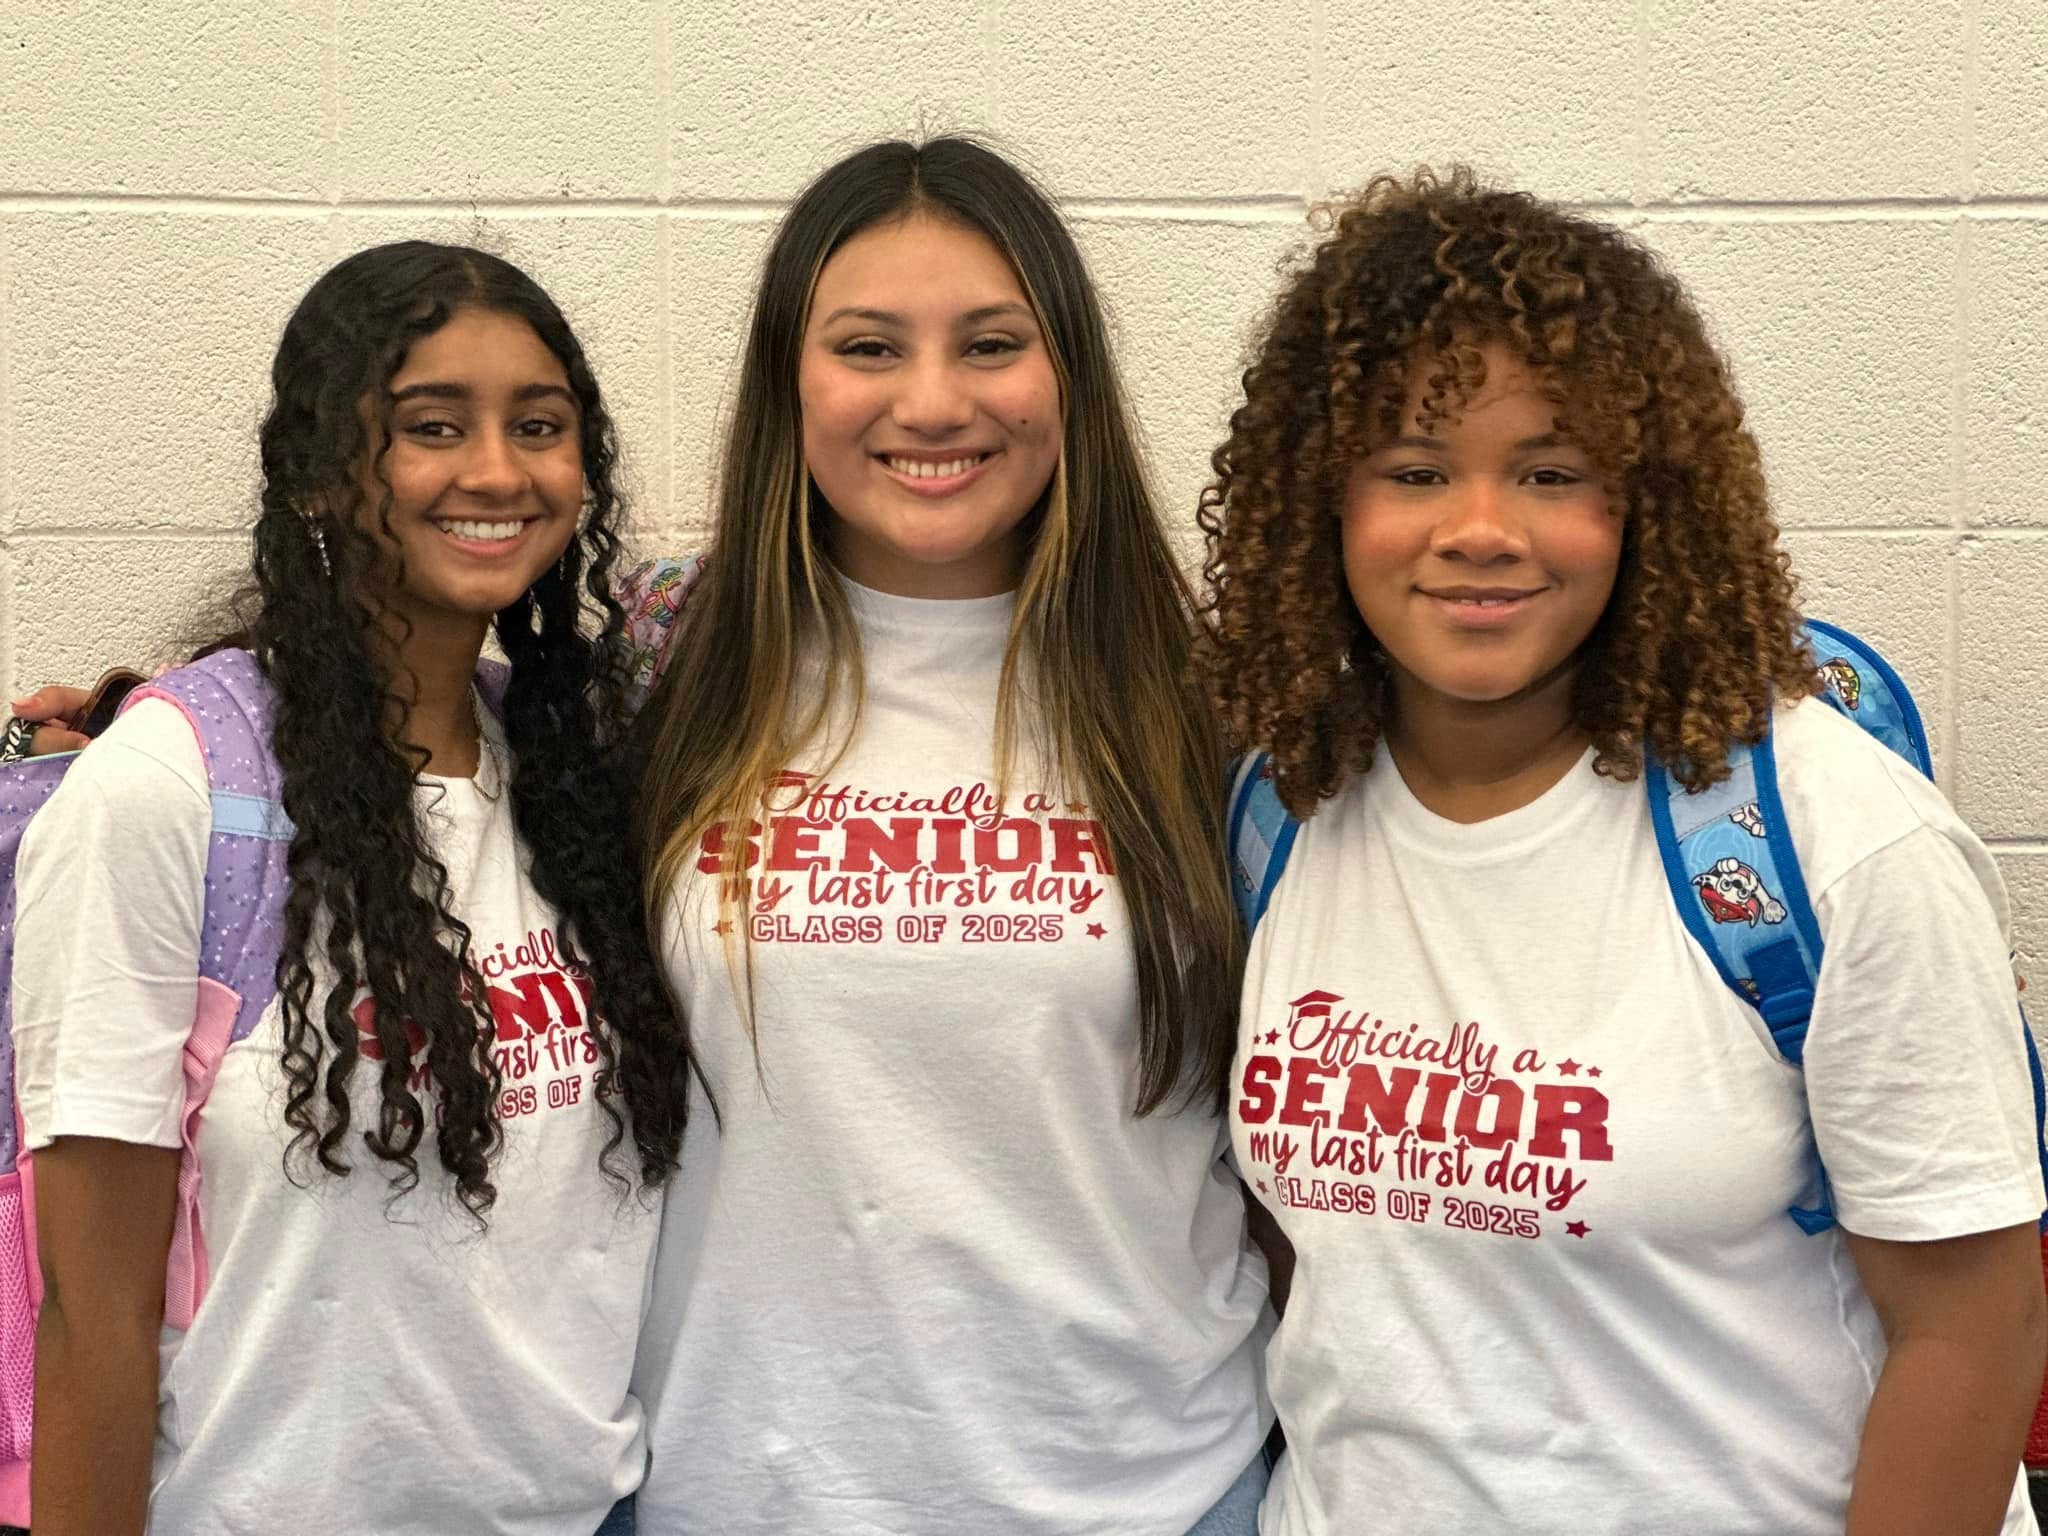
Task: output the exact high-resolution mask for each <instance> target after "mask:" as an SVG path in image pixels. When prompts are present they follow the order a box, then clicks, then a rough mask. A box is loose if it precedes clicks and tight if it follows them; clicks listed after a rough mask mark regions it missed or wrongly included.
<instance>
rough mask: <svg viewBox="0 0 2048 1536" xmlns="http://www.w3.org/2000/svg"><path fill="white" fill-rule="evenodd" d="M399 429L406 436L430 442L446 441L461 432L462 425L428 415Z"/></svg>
mask: <svg viewBox="0 0 2048 1536" xmlns="http://www.w3.org/2000/svg"><path fill="white" fill-rule="evenodd" d="M399 431H400V432H401V433H402V434H404V435H405V436H406V437H416V438H421V439H424V440H425V441H428V442H445V441H447V440H448V439H449V438H452V437H457V436H459V435H460V434H461V432H462V428H461V426H460V425H459V424H458V423H456V422H453V421H448V420H445V419H443V418H441V417H433V416H427V417H422V418H420V419H419V420H418V421H409V422H407V423H406V424H405V425H404V426H403V427H400V428H399Z"/></svg>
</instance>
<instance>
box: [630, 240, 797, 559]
mask: <svg viewBox="0 0 2048 1536" xmlns="http://www.w3.org/2000/svg"><path fill="white" fill-rule="evenodd" d="M774 231H775V226H774V224H773V223H772V222H770V221H768V220H766V219H762V220H756V221H744V222H733V221H727V220H712V219H683V218H677V219H671V220H670V222H669V336H668V347H669V351H670V353H671V354H672V356H673V357H674V358H675V379H674V387H673V394H672V398H673V400H674V402H675V406H674V418H673V422H672V424H671V441H672V443H673V448H672V450H671V451H672V453H673V458H674V464H675V472H674V474H673V476H672V477H671V479H672V484H673V490H672V491H671V494H670V497H669V501H668V504H667V505H666V506H664V507H662V508H660V509H658V515H656V516H652V517H650V518H649V519H647V521H648V523H649V525H650V529H651V533H652V535H653V536H655V537H657V538H658V539H659V540H660V542H659V544H658V545H657V549H658V552H660V553H662V554H680V553H682V552H683V551H685V550H688V549H697V548H700V547H702V545H703V543H704V540H705V535H706V534H707V533H708V531H709V529H710V526H711V521H712V513H713V507H714V502H715V497H716V493H717V485H718V464H719V458H720V455H721V454H722V453H723V451H724V444H725V428H726V423H727V421H728V419H729V415H730V411H731V408H732V402H733V396H734V394H735V393H736V392H737V390H738V388H739V379H740V353H741V350H742V349H743V348H744V346H745V345H746V337H747V325H748V323H749V321H750V319H751V318H752V315H753V304H754V289H755V285H756V283H757V282H758V280H759V277H760V270H761V258H762V257H763V256H764V255H765V254H766V253H767V250H768V242H769V239H770V237H771V236H772V235H773V234H774Z"/></svg>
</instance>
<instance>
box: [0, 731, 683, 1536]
mask: <svg viewBox="0 0 2048 1536" xmlns="http://www.w3.org/2000/svg"><path fill="white" fill-rule="evenodd" d="M419 794H420V800H421V804H422V807H423V809H424V810H425V812H426V821H427V825H428V828H429V832H430V835H431V837H432V839H433V845H434V848H435V851H436V853H437V854H438V856H439V857H440V858H441V859H442V860H443V861H444V862H445V863H446V865H447V867H448V874H449V879H450V884H451V889H452V891H453V901H452V906H453V909H454V911H455V914H456V915H457V916H458V917H460V918H461V919H462V920H463V921H464V922H466V923H467V924H468V925H469V926H470V929H471V931H472V934H473V935H474V938H473V940H472V944H473V950H472V952H473V953H474V954H475V955H476V956H477V958H478V961H479V964H480V968H481V969H482V970H483V973H484V976H485V980H486V982H487V983H488V984H489V985H491V986H492V988H493V990H494V994H495V993H496V992H498V991H500V990H502V991H503V992H504V994H505V1002H506V1005H507V1006H506V1008H504V1009H501V1010H498V1011H499V1012H501V1014H509V1016H510V1018H511V1020H512V1022H509V1023H507V1022H501V1024H500V1029H499V1041H500V1043H499V1045H498V1051H499V1054H500V1060H501V1062H502V1063H503V1069H504V1094H503V1097H502V1098H501V1100H500V1104H499V1114H500V1117H501V1119H502V1122H503V1124H504V1129H505V1146H504V1149H503V1152H502V1153H501V1155H500V1156H499V1158H498V1160H497V1162H496V1164H495V1165H494V1168H493V1174H492V1176H493V1179H494V1181H495V1182H496V1184H497V1186H498V1200H497V1205H496V1207H495V1208H494V1209H493V1210H492V1211H491V1213H490V1217H489V1225H488V1228H487V1229H486V1230H485V1231H483V1232H482V1233H479V1232H478V1230H477V1228H476V1226H475V1224H474V1223H473V1222H472V1221H471V1220H470V1218H469V1217H467V1216H466V1215H465V1214H463V1213H462V1211H461V1209H460V1208H459V1207H458V1206H456V1205H455V1203H454V1201H453V1200H452V1198H451V1197H450V1190H451V1189H452V1184H453V1181H452V1180H451V1179H449V1178H448V1176H447V1175H446V1174H445V1173H444V1172H443V1170H442V1169H441V1166H440V1163H439V1160H438V1158H437V1157H436V1155H435V1153H434V1150H433V1135H432V1131H431V1129H430V1130H429V1132H428V1134H427V1138H426V1140H425V1142H424V1143H423V1145H422V1147H421V1149H420V1152H419V1162H420V1185H419V1187H418V1188H417V1189H415V1190H414V1191H413V1192H412V1193H410V1194H408V1195H406V1196H405V1197H403V1198H402V1199H400V1200H399V1201H398V1202H397V1203H396V1204H395V1205H394V1204H393V1203H392V1201H391V1189H390V1185H389V1183H388V1180H387V1176H386V1168H385V1165H383V1164H381V1163H379V1162H377V1161H376V1159H375V1158H373V1157H372V1156H371V1155H370V1153H369V1152H368V1151H367V1150H365V1149H364V1148H363V1147H362V1146H361V1143H360V1142H359V1141H355V1140H354V1139H353V1138H352V1139H351V1141H352V1145H351V1146H350V1147H349V1148H348V1149H346V1151H347V1155H348V1157H349V1160H350V1161H351V1162H352V1164H353V1165H354V1169H355V1171H354V1172H353V1173H351V1174H350V1175H349V1176H348V1177H347V1178H339V1179H338V1178H334V1177H330V1176H328V1175H325V1174H323V1173H320V1172H319V1171H318V1170H317V1168H316V1169H314V1170H313V1172H312V1173H311V1175H310V1177H309V1176H307V1175H305V1174H301V1175H300V1182H301V1183H302V1184H304V1185H305V1186H306V1187H303V1188H301V1187H296V1186H295V1185H294V1184H293V1183H292V1182H291V1181H290V1180H288V1179H287V1177H286V1173H285V1167H284V1162H283V1154H284V1148H285V1146H286V1144H287V1142H288V1141H289V1140H290V1134H289V1131H288V1128H287V1127H286V1126H285V1124H284V1111H283V1069H282V1066H281V1034H280V1023H279V1012H278V1008H277V1005H276V1004H275V1003H273V1004H272V1005H271V1007H270V1009H269V1010H268V1012H267V1013H266V1014H265V1015H264V1017H263V1018H262V1020H261V1021H260V1022H259V1023H258V1025H257V1027H256V1029H255V1031H254V1032H253V1033H252V1034H251V1035H250V1036H249V1038H248V1039H246V1040H244V1041H242V1042H240V1043H238V1044H236V1045H234V1046H232V1047H230V1049H229V1050H228V1053H227V1055H226V1057H225V1058H224V1059H223V1061H222V1063H221V1067H220V1076H219V1079H218V1081H217V1083H216V1084H215V1086H214V1089H213V1092H212V1096H211V1098H210V1099H209V1100H208V1101H207V1105H206V1108H205V1111H204V1114H203V1118H202V1121H201V1127H200V1132H199V1137H198V1145H199V1155H200V1167H201V1169H202V1172H203V1183H202V1186H201V1194H200V1221H201V1227H202V1230H203V1231H204V1233H205V1237H206V1244H207V1252H208V1257H209V1259H210V1262H211V1265H212V1275H211V1283H210V1288H209V1289H208V1291H207V1294H206V1296H205V1299H204V1300H203V1301H202V1302H201V1304H200V1307H199V1310H198V1313H197V1315H196V1317H195V1318H194V1320H193V1324H192V1327H191V1329H190V1330H189V1331H188V1332H183V1333H180V1332H177V1331H175V1330H172V1329H169V1328H167V1329H165V1331H164V1335H163V1342H162V1349H161V1355H160V1371H161V1374H160V1376H159V1386H158V1400H157V1439H156V1454H155V1467H154V1473H153V1483H152V1493H151V1499H150V1523H149V1529H150V1530H151V1531H152V1532H161V1533H164V1536H185V1533H187V1532H198V1531H204V1532H207V1533H209V1536H215V1533H222V1536H243V1533H247V1536H274V1533H276V1532H280V1531H290V1532H294V1533H303V1536H323V1533H332V1536H344V1533H346V1536H356V1533H360V1532H364V1531H375V1532H378V1533H379V1536H403V1533H419V1536H448V1533H450V1532H463V1533H465V1536H467V1533H470V1532H486V1531H488V1532H492V1533H504V1536H510V1533H518V1536H590V1532H592V1531H593V1530H595V1529H596V1528H597V1525H598V1523H599V1522H600V1521H601V1520H602V1519H603V1518H604V1515H605V1513H606V1511H607V1510H608V1509H609V1507H610V1506H611V1504H612V1502H613V1501H614V1500H615V1499H617V1498H619V1497H620V1496H621V1495H623V1494H625V1493H627V1492H630V1491H631V1490H632V1489H633V1488H634V1487H635V1486H636V1485H637V1484H638V1482H639V1479H640V1474H641V1471H642V1468H643V1465H644V1459H645V1427H644V1422H643V1415H642V1412H641V1408H640V1404H639V1402H638V1401H637V1400H636V1399H635V1398H634V1396H633V1395H632V1394H631V1392H630V1391H629V1389H628V1384H627V1382H628V1376H629V1374H630V1372H631V1369H632V1362H633V1351H634V1340H635V1335H636V1332H637V1330H638V1328H639V1325H640V1319H641V1315H642V1312H643V1309H644V1306H645V1302H646V1298H647V1293H648V1284H649V1280H650V1277H651V1273H652V1267H653V1246H654V1239H655V1236H656V1233H657V1231H658V1227H659V1219H658V1215H657V1211H656V1207H657V1205H658V1202H657V1201H655V1200H653V1199H651V1198H649V1197H646V1196H644V1195H642V1194H640V1193H638V1192H637V1191H636V1192H633V1193H629V1194H627V1195H625V1196H624V1197H622V1196H621V1195H620V1194H619V1192H618V1191H617V1189H616V1187H615V1186H614V1185H612V1184H611V1183H609V1182H608V1181H607V1180H606V1179H605V1178H604V1176H603V1174H602V1173H601V1172H600V1170H599V1167H598V1152H599V1149H600V1148H601V1147H602V1146H603V1144H604V1142H605V1141H606V1139H607V1138H608V1136H609V1134H610V1129H609V1122H608V1121H607V1119H606V1117H605V1116H604V1114H603V1113H602V1110H601V1107H600V1106H599V1104H598V1102H597V1096H596V1088H597V1083H596V1075H597V1069H596V1067H595V1066H594V1065H593V1062H594V1060H595V1057H596V1050H595V1045H594V1043H593V1042H591V1041H590V1039H589V1033H588V1028H587V1021H586V1019H585V1017H584V1014H583V1005H582V1003H581V1002H580V1001H579V1000H578V999H579V997H580V990H579V988H578V986H577V985H576V979H575V978H574V977H572V976H571V975H570V974H569V973H567V972H566V971H564V970H563V969H562V967H561V966H560V965H559V964H558V963H557V961H556V959H555V957H556V955H557V953H558V951H557V944H556V939H557V935H556V928H555V917H554V914H553V913H552V911H550V909H549V908H548V907H547V906H546V905H545V904H544V903H543V902H542V901H541V900H540V898H539V897H538V896H536V895H535V894H534V892H533V889H532V887H531V885H530V884H529V882H528V880H527V878H526V875H525V860H524V856H523V853H522V850H521V849H520V846H519V844H518V842H517V840H516V837H515V834H514V831H513V826H512V814H511V812H512V807H511V800H510V797H509V796H501V797H500V798H498V799H497V800H495V801H493V800H491V799H489V798H487V797H486V796H485V795H484V794H482V793H481V792H480V791H479V789H478V787H477V785H476V784H475V783H474V782H472V781H470V780H466V779H428V780H427V781H426V782H425V784H424V785H423V786H422V788H421V790H420V792H419ZM210 828H211V813H210V810H209V805H208V800H207V780H206V771H205V765H204V762H203V760H202V758H201V756H200V752H199V744H198V741H197V739H196V738H195V737H194V735H193V733H192V729H191V727H190V725H189V724H188V723H187V722H186V720H185V718H184V716H183V715H182V714H180V713H179V712H178V710H177V709H176V708H175V707H173V706H171V705H169V704H166V703H163V702H161V701H157V700H147V701H144V702H142V703H140V704H138V705H137V706H136V707H135V708H133V709H131V710H129V711H128V712H127V713H126V714H124V715H123V716H122V717H121V718H120V719H119V720H118V721H116V722H115V724H114V725H113V727H112V728H111V729H110V730H109V731H108V732H107V733H106V735H105V736H104V737H103V738H101V740H100V741H99V742H98V743H97V744H96V745H95V746H94V747H93V748H92V749H91V750H90V751H88V752H86V753H85V754H84V755H83V756H82V757H80V758H79V760H78V762H77V764H76V765H75V766H74V767H73V768H72V769H71V771H70V773H69V774H68V775H67V776H66V777H65V780H64V782H63V784H62V785H61V786H60V787H59V788H58V790H57V792H56V793H55V794H54V795H53V796H52V797H51V799H50V801H49V803H48V805H46V806H45V807H44V808H43V810H42V811H40V812H39V813H38V814H37V816H36V818H35V820H34V821H33V822H31V823H30V825H29V827H28V830H27V832H26V834H25V835H24V837H23V840H22V846H21V855H20V862H19V867H18V879H19V882H20V883H19V887H18V890H17V916H18V930H17V941H16V950H15V969H14V984H15V985H14V1021H15V1023H14V1027H15V1041H16V1043H17V1046H18V1048H19V1066H18V1074H19V1083H20V1103H21V1111H22V1115H23V1118H24V1121H25V1123H26V1126H27V1131H28V1141H27V1145H28V1146H30V1147H31V1148H34V1147H39V1146H44V1145H47V1144H48V1143H49V1142H50V1141H51V1140H52V1139H53V1138H54V1137H58V1136H100V1137H107V1138H111V1139H113V1140H117V1141H127V1142H134V1143H138V1144H142V1145H148V1146H160V1147H174V1146H177V1145H178V1139H179V1138H178V1119H179V1111H180V1108H181V1106H182V1104H183V1102H184V1088H183V1083H182V1079H181V1077H180V1068H179V1059H180V1053H181V1051H182V1048H183V1045H184V1041H185V1038H186V1035H187V1034H188V1033H189V1032H190V1029H191V1024H192V1014H193V985H194V977H195V976H196V975H197V974H198V963H199V962H198V956H199V939H200V921H201V908H202V881H203V876H204V872H205V868H206V850H207V841H208V837H209V834H210ZM322 995H324V993H323V994H322ZM494 1000H495V999H494ZM514 1033H516V1034H517V1035H518V1038H517V1039H514V1038H512V1036H513V1034H514ZM376 1083H377V1074H376V1066H375V1063H374V1062H372V1061H369V1060H367V1059H365V1060H364V1061H362V1062H361V1063H360V1064H359V1066H358V1068H357V1071H356V1074H355V1078H354V1083H353V1091H354V1093H355V1102H356V1122H355V1123H356V1124H357V1125H358V1126H363V1125H374V1124H375V1123H376V1104H377V1089H376ZM415 1091H420V1090H417V1089H416V1090H415ZM429 1102H430V1104H431V1101H429ZM621 1171H622V1172H624V1173H627V1174H629V1175H630V1174H631V1173H632V1172H633V1168H632V1165H631V1163H630V1161H629V1162H627V1163H626V1164H624V1165H623V1166H622V1168H621Z"/></svg>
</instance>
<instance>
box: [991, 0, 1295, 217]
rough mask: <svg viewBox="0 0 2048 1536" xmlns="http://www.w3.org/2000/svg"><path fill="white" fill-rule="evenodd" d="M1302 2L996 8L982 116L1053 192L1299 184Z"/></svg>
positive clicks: (1255, 190) (1092, 0) (1227, 189)
mask: <svg viewBox="0 0 2048 1536" xmlns="http://www.w3.org/2000/svg"><path fill="white" fill-rule="evenodd" d="M1308 12H1309V6H1308V4H1307V0H1207V3H1205V4H1203V5H1202V6H1201V7H1200V8H1199V9H1197V10H1191V9H1190V8H1189V7H1188V6H1187V5H1186V4H1185V3H1183V0H1124V3H1122V4H1118V5H1103V4H1101V3H1100V0H1036V3H1033V4H1008V5H1003V6H1000V7H998V9H997V14H998V18H999V19H998V22H997V35H996V42H995V47H994V49H993V52H992V53H991V55H990V59H989V66H990V68H989V73H990V76H991V78H992V80H993V81H994V86H993V90H994V93H995V98H996V100H995V122H996V125H997V127H998V128H999V129H1000V130H1001V131H1002V133H1003V135H1004V136H1005V137H1006V138H1014V139H1015V140H1016V142H1017V143H1018V144H1019V145H1021V146H1022V147H1023V148H1024V150H1025V151H1026V152H1027V153H1028V154H1029V156H1030V157H1031V160H1032V163H1033V164H1034V165H1035V166H1037V167H1038V168H1039V169H1040V170H1042V171H1043V173H1044V175H1045V176H1046V178H1047V180H1048V181H1049V182H1050V183H1051V186H1052V190H1053V191H1054V192H1055V193H1056V194H1057V195H1059V196H1061V197H1065V198H1088V197H1102V196H1111V195H1114V196H1124V197H1128V196H1134V195H1135V196H1141V197H1196V196H1233V195H1257V194H1273V193H1292V194H1296V195H1298V194H1300V193H1301V192H1302V191H1303V190H1304V189H1305V188H1306V186H1307V181H1308V165H1307V151H1308V147H1309V137H1310V135H1309V126H1310V116H1309V69H1310V43H1309V39H1310V27H1309V15H1308Z"/></svg>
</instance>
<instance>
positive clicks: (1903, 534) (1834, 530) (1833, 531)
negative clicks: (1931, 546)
mask: <svg viewBox="0 0 2048 1536" xmlns="http://www.w3.org/2000/svg"><path fill="white" fill-rule="evenodd" d="M1780 532H1788V535H1800V537H1802V539H1835V537H1841V539H1874V541H1876V539H1917V541H1927V539H1942V541H1952V543H1964V545H1966V543H1972V541H1976V539H2048V524H2044V526H2040V528H1952V526H1948V524H1942V522H1894V524H1880V522H1872V524H1855V522H1851V524H1833V522H1788V524H1784V526H1782V528H1780Z"/></svg>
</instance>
